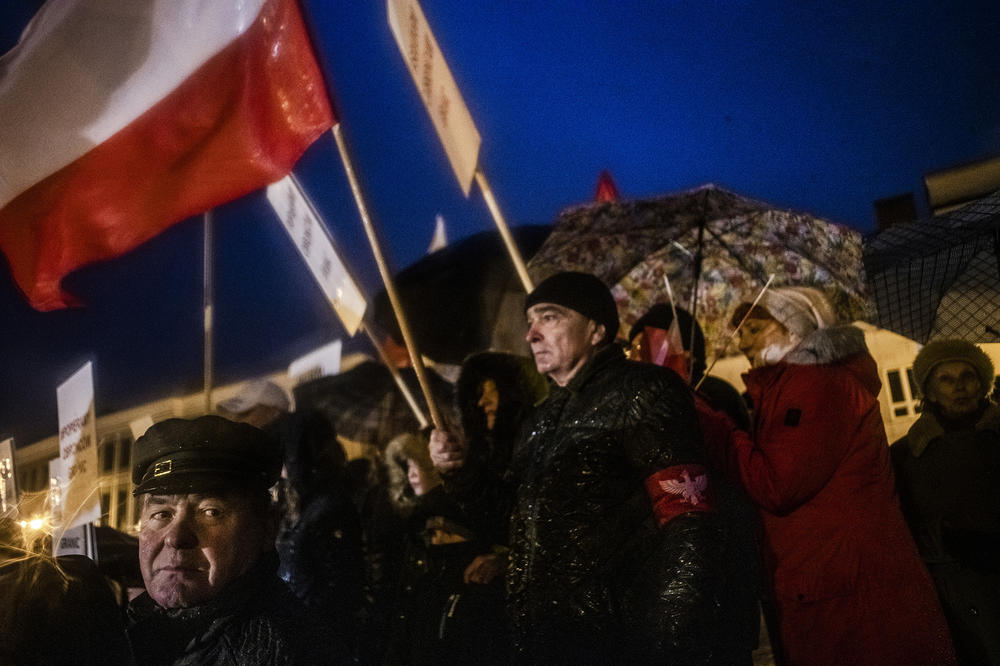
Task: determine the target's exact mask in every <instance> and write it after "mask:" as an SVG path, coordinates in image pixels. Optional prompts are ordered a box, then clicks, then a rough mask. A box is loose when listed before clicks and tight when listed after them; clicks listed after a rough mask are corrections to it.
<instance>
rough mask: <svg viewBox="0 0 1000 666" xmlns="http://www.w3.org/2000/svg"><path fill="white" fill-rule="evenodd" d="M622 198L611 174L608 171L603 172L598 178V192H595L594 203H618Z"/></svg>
mask: <svg viewBox="0 0 1000 666" xmlns="http://www.w3.org/2000/svg"><path fill="white" fill-rule="evenodd" d="M620 198H621V195H620V194H619V193H618V188H617V187H616V186H615V181H613V180H611V174H610V173H609V172H608V170H607V169H605V170H604V171H601V175H600V176H599V177H598V178H597V191H596V192H594V201H597V202H599V203H600V202H604V201H617V200H618V199H620Z"/></svg>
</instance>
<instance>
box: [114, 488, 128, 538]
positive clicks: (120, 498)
mask: <svg viewBox="0 0 1000 666" xmlns="http://www.w3.org/2000/svg"><path fill="white" fill-rule="evenodd" d="M115 508H116V511H117V512H118V513H117V518H116V519H115V527H117V528H118V529H120V530H121V529H124V528H125V527H126V526H127V523H126V522H125V521H127V520H128V496H127V494H126V493H125V490H124V489H121V490H119V491H118V494H117V495H116V497H115Z"/></svg>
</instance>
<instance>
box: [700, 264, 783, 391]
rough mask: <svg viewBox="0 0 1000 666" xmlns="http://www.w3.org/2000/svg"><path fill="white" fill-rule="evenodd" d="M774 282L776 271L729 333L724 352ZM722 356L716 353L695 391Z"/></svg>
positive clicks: (723, 348)
mask: <svg viewBox="0 0 1000 666" xmlns="http://www.w3.org/2000/svg"><path fill="white" fill-rule="evenodd" d="M772 282H774V273H771V275H770V276H769V277H768V278H767V283H766V284H765V285H764V287H763V289H761V290H760V293H759V294H757V298H755V299H753V303H751V304H750V308H749V309H748V310H747V312H746V314H745V315H743V319H740V323H739V325H738V326H737V327H736V328H734V329H733V332H732V333H730V334H729V337H728V338H726V344H725V345H723V347H722V352H723V354H724V353H725V351H726V349H728V348H729V343H730V342H732V341H733V338H735V337H736V334H737V333H739V332H740V329H741V328H743V324H745V323H746V321H747V318H748V317H749V316H750V313H751V312H753V309H754V307H756V305H757V303H759V302H760V299H761V298H762V297H763V296H764V292H765V291H767V288H768V287H770V286H771V283H772ZM721 356H722V354H716V355H715V358H713V359H712V365H710V366H708V370H706V371H705V374H703V375H702V376H701V379H699V380H698V383H697V384H695V385H694V390H695V391H697V390H698V388H699V387H700V386H701V383H702V382H703V381H705V377H708V373H710V372H711V371H712V368H714V367H715V364H716V362H718V360H719V358H720V357H721Z"/></svg>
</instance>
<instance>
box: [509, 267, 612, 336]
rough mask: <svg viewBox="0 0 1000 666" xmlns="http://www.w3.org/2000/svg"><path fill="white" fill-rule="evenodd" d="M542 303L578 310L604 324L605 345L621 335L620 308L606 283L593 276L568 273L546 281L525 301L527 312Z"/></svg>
mask: <svg viewBox="0 0 1000 666" xmlns="http://www.w3.org/2000/svg"><path fill="white" fill-rule="evenodd" d="M539 303H554V304H555V305H561V306H563V307H566V308H569V309H570V310H575V311H577V312H579V313H580V314H582V315H583V316H584V317H586V318H587V319H593V320H594V321H596V322H597V323H598V324H604V331H605V334H604V342H611V341H612V340H614V339H615V336H616V335H618V306H616V305H615V299H614V298H612V296H611V292H610V291H609V290H608V288H607V287H606V286H605V284H604V283H603V282H601V281H600V279H598V278H597V277H595V276H593V275H590V274H589V273H577V272H575V271H566V272H564V273H556V274H555V275H553V276H551V277H549V278H546V279H545V280H543V281H542V282H541V283H540V284H539V285H538V286H537V287H535V288H534V290H532V292H531V293H530V294H528V296H527V298H525V299H524V309H525V311H527V310H528V308H530V307H531V306H532V305H537V304H539Z"/></svg>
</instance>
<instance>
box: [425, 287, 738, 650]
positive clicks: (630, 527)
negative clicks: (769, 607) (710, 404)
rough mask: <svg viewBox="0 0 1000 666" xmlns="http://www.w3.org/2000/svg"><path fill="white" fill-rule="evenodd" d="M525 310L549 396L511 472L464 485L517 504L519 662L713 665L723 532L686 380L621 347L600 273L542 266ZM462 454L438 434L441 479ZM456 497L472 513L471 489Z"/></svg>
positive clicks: (514, 580) (522, 439) (514, 567)
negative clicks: (548, 270) (543, 273)
mask: <svg viewBox="0 0 1000 666" xmlns="http://www.w3.org/2000/svg"><path fill="white" fill-rule="evenodd" d="M525 312H526V315H527V321H528V332H527V335H526V339H527V341H528V343H529V344H530V346H531V352H532V355H533V356H534V360H535V365H536V367H537V369H538V371H539V372H541V373H543V374H546V375H548V377H549V380H550V391H549V395H548V397H547V398H546V399H545V401H543V402H542V403H541V404H540V405H539V406H538V407H536V409H535V412H534V414H533V415H532V416H531V417H529V418H528V419H527V422H526V423H525V424H524V427H523V428H522V430H521V434H520V436H519V438H518V442H517V444H516V445H515V450H514V453H513V457H512V463H511V468H510V470H509V471H507V473H506V474H504V476H503V478H485V477H484V478H481V479H479V483H478V484H477V485H475V486H473V487H476V488H479V489H482V488H484V487H486V486H487V485H491V484H501V485H503V484H507V486H508V489H509V497H510V498H511V501H512V507H513V508H512V512H511V523H510V562H509V566H508V573H507V601H508V608H509V611H510V615H511V620H512V622H513V625H514V635H515V642H516V652H517V653H516V655H515V660H516V661H517V662H519V663H539V664H552V663H600V664H605V663H630V662H631V663H684V664H704V663H713V652H712V651H713V645H712V644H711V643H712V641H711V640H710V639H711V636H712V633H711V632H712V629H713V626H714V624H715V621H716V618H717V615H716V614H717V609H718V603H719V600H718V590H719V583H720V566H719V562H718V561H717V560H718V555H719V553H721V552H722V541H723V533H722V530H721V525H720V522H719V517H718V515H717V511H716V508H715V505H714V500H713V492H712V486H711V484H710V483H709V479H708V474H707V471H706V468H705V465H704V458H703V454H702V450H701V447H700V442H699V435H698V426H697V423H696V420H695V412H694V407H693V403H692V399H691V395H690V391H689V390H688V388H687V386H686V385H685V384H684V382H683V381H682V380H681V379H680V378H679V377H678V376H677V374H676V373H674V372H671V371H669V370H667V369H665V368H661V367H658V366H654V365H650V364H643V363H635V362H631V361H628V360H626V359H625V356H624V353H623V350H622V348H621V347H620V346H619V345H617V344H615V343H614V341H615V335H616V333H617V331H618V311H617V307H616V306H615V302H614V299H613V298H612V297H611V294H610V292H609V291H608V289H607V287H606V286H605V285H604V284H603V283H602V282H601V281H600V280H599V279H598V278H596V277H594V276H593V275H588V274H584V273H575V272H566V273H558V274H556V275H554V276H552V277H550V278H548V279H547V280H545V281H543V282H541V283H540V284H539V285H538V286H537V287H536V288H535V289H534V290H533V291H532V292H531V293H530V294H529V295H528V297H527V299H526V302H525ZM466 450H467V449H466V446H465V443H464V442H463V441H462V440H461V438H460V437H459V436H456V435H454V434H452V433H447V432H444V431H441V430H435V431H434V432H433V433H432V436H431V457H432V459H433V460H434V463H435V465H436V466H437V468H438V469H439V470H440V471H441V472H442V474H443V476H444V477H445V479H446V487H447V483H448V481H447V479H448V478H449V475H454V474H460V473H463V470H462V468H463V466H464V464H465V460H466ZM462 486H463V487H469V484H466V483H463V484H462ZM479 496H482V497H497V496H502V493H492V492H490V493H486V492H482V493H480V495H479ZM458 499H459V501H460V502H463V503H465V505H466V508H467V510H469V511H474V510H476V508H475V507H474V506H473V504H474V501H475V498H474V497H464V498H463V497H459V498H458Z"/></svg>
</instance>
